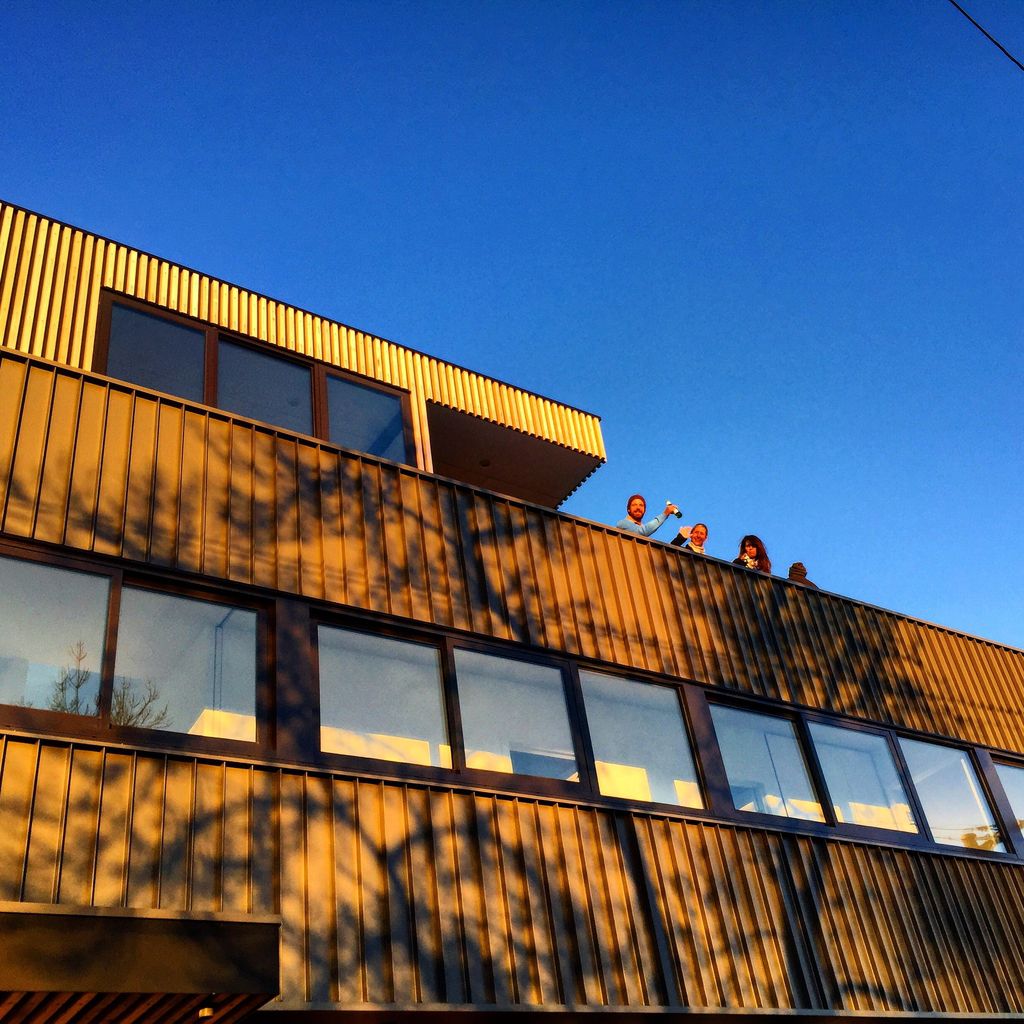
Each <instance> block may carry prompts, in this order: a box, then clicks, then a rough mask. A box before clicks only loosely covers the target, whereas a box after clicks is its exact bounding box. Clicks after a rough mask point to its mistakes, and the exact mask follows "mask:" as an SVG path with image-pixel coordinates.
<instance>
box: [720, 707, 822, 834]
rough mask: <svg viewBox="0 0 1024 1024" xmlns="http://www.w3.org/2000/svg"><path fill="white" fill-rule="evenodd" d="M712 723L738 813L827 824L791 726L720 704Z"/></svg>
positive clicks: (781, 720)
mask: <svg viewBox="0 0 1024 1024" xmlns="http://www.w3.org/2000/svg"><path fill="white" fill-rule="evenodd" d="M711 718H712V720H713V721H714V725H715V733H716V734H717V736H718V746H719V749H720V750H721V751H722V760H723V761H724V762H725V771H726V775H727V776H728V778H729V788H730V790H731V791H732V799H733V803H734V804H735V805H736V809H737V810H740V811H758V812H760V813H761V814H778V815H781V816H783V817H787V818H803V819H804V820H806V821H824V820H825V816H824V814H823V813H822V810H821V804H820V803H819V802H818V798H817V796H815V793H814V786H813V785H812V783H811V777H810V774H809V773H808V771H807V763H806V762H805V760H804V755H803V751H802V750H801V749H800V743H799V740H798V739H797V735H796V730H795V729H794V728H793V723H792V722H790V721H789V720H788V719H785V718H778V717H776V716H774V715H760V714H757V713H755V712H753V711H741V710H739V709H738V708H729V707H723V706H721V705H718V704H713V705H712V706H711Z"/></svg>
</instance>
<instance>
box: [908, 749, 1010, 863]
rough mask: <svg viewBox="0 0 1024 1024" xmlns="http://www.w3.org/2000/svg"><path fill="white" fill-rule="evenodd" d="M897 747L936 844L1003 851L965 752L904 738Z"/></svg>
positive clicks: (992, 819)
mask: <svg viewBox="0 0 1024 1024" xmlns="http://www.w3.org/2000/svg"><path fill="white" fill-rule="evenodd" d="M900 747H901V748H902V750H903V756H904V757H905V758H906V760H907V766H908V767H909V768H910V775H911V778H912V779H913V781H914V786H915V787H916V789H917V795H918V796H919V797H920V799H921V805H922V806H923V807H924V813H925V817H926V818H927V819H928V824H929V826H930V827H931V830H932V835H933V836H934V838H935V841H936V842H937V843H943V844H945V845H946V846H964V847H967V848H968V849H979V850H1003V849H1004V847H1003V844H1002V841H1001V838H1000V835H999V829H998V828H997V827H996V823H995V819H994V818H993V817H992V812H991V811H990V810H989V806H988V802H987V801H986V799H985V796H984V794H983V793H982V789H981V785H980V784H979V782H978V777H977V776H976V775H975V774H974V769H973V768H972V767H971V763H970V760H969V759H968V757H967V752H966V751H964V750H957V749H955V748H954V747H943V746H940V745H939V744H937V743H923V742H922V741H921V740H908V739H901V740H900Z"/></svg>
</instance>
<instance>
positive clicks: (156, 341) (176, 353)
mask: <svg viewBox="0 0 1024 1024" xmlns="http://www.w3.org/2000/svg"><path fill="white" fill-rule="evenodd" d="M205 352H206V335H205V333H204V332H203V331H197V330H194V329H193V328H191V327H183V326H182V325H181V324H179V323H175V322H174V321H172V320H166V319H164V318H163V317H158V316H150V314H148V313H142V312H140V311H139V310H137V309H131V308H129V307H128V306H120V305H118V304H117V303H114V304H113V305H112V306H111V310H110V345H109V349H108V352H107V376H109V377H118V378H119V379H120V380H130V381H131V382H132V383H133V384H141V385H142V386H143V387H144V388H152V389H153V390H154V391H163V392H165V393H166V394H169V395H177V396H178V397H180V398H187V399H189V400H190V401H193V402H201V401H202V400H203V374H204V369H205V366H204V363H205Z"/></svg>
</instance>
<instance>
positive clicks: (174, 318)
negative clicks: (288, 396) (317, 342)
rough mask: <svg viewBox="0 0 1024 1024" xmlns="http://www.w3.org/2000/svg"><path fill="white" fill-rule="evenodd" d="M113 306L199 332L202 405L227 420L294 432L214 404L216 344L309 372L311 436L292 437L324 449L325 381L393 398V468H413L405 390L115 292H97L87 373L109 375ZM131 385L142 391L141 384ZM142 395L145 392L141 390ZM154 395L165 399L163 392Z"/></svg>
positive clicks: (177, 398) (327, 420) (408, 399)
mask: <svg viewBox="0 0 1024 1024" xmlns="http://www.w3.org/2000/svg"><path fill="white" fill-rule="evenodd" d="M115 305H120V306H124V307H126V308H128V309H133V310H136V311H137V312H139V313H145V314H147V315H149V316H154V317H157V318H158V319H163V320H166V321H168V322H169V323H173V324H177V325H178V326H180V327H186V328H188V329H190V330H193V331H202V332H203V334H204V337H205V348H204V357H203V400H202V404H203V405H206V406H209V407H210V408H212V409H216V410H217V411H218V412H222V413H225V414H226V415H228V416H234V417H238V418H240V419H245V420H250V421H251V422H253V423H259V424H260V425H261V426H266V427H269V428H270V429H272V430H275V431H278V430H280V431H285V432H286V433H290V434H295V433H298V432H296V431H293V430H290V429H289V428H287V427H283V426H281V425H280V424H277V423H268V422H267V421H265V420H251V418H250V417H247V416H243V415H242V414H241V413H235V412H232V411H230V410H226V409H222V408H221V407H220V406H219V405H218V404H217V401H218V396H217V388H218V370H219V363H220V341H221V339H223V340H224V341H226V342H229V343H230V344H233V345H240V346H242V347H245V348H248V349H250V350H252V351H254V352H259V353H262V354H263V355H266V356H270V357H271V358H274V359H282V360H285V361H286V362H290V363H292V364H296V365H300V366H303V367H305V368H307V369H308V370H309V371H310V395H309V401H310V422H311V424H312V433H310V434H302V433H298V436H300V437H310V438H314V439H315V440H317V441H319V442H326V443H327V444H330V445H334V447H336V448H343V447H344V446H342V445H340V444H338V443H337V442H336V441H332V440H331V437H330V411H329V409H328V404H327V403H328V387H327V378H328V377H336V378H338V379H340V380H344V381H347V382H348V383H351V384H355V385H358V386H360V387H364V388H370V389H371V390H373V391H378V392H380V393H381V394H384V395H387V396H388V397H390V398H396V399H398V402H399V406H400V408H401V413H402V436H403V440H404V445H405V461H404V462H400V463H398V464H399V465H407V466H413V467H416V464H417V463H416V443H415V437H414V435H413V429H412V402H411V395H410V392H409V391H408V390H407V389H405V388H402V387H398V386H396V385H394V384H388V383H385V382H384V381H379V380H375V379H374V378H373V377H368V376H366V375H364V374H360V373H356V372H353V371H352V370H346V369H343V368H342V367H340V366H333V365H331V364H329V363H326V362H324V361H323V360H320V359H315V358H313V357H311V356H307V355H305V354H303V353H301V352H293V351H291V350H289V349H286V348H281V347H280V346H278V345H272V344H270V343H268V342H265V341H260V340H259V339H257V338H251V337H248V336H246V335H244V334H239V333H238V332H236V331H231V330H228V329H226V328H224V327H218V326H216V325H215V324H211V323H208V322H207V321H205V320H197V319H193V318H192V317H189V316H186V315H185V314H182V313H178V312H175V311H173V310H169V309H165V308H164V307H163V306H157V305H154V304H153V303H149V302H144V301H142V300H141V299H136V298H134V297H132V296H128V295H122V294H121V293H120V292H116V291H112V290H111V289H109V288H104V289H102V290H101V292H100V301H99V312H98V315H97V321H96V343H95V346H94V349H93V360H92V369H93V372H94V373H101V374H104V375H105V376H109V374H108V373H107V365H108V363H109V358H110V327H111V320H112V315H113V308H114V306H115ZM111 379H113V380H118V381H121V382H122V383H127V384H132V383H133V382H132V381H130V380H122V378H120V377H114V378H111ZM137 386H138V387H143V386H144V385H137ZM146 390H149V389H148V388H147V389H146ZM157 393H158V394H167V392H157ZM169 397H171V398H173V399H174V400H175V401H178V402H188V401H189V399H186V398H182V397H181V396H180V395H169ZM344 450H345V451H353V452H356V451H358V450H357V449H354V448H344ZM358 454H360V455H369V456H370V457H371V458H379V459H384V457H383V456H380V455H374V454H373V453H372V452H362V451H359V452H358ZM384 461H390V460H384Z"/></svg>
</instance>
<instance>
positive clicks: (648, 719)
mask: <svg viewBox="0 0 1024 1024" xmlns="http://www.w3.org/2000/svg"><path fill="white" fill-rule="evenodd" d="M580 683H581V685H582V687H583V699H584V703H585V704H586V709H587V723H588V724H589V726H590V738H591V741H592V742H593V746H594V763H595V767H596V769H597V782H598V788H599V789H600V791H601V792H602V793H604V794H605V795H606V796H621V797H626V798H628V799H631V800H656V801H658V802H659V803H665V804H678V805H679V806H681V807H703V806H704V801H703V800H702V798H701V793H700V786H699V785H698V784H697V771H696V769H695V768H694V764H693V754H692V753H691V751H690V743H689V740H688V739H687V736H686V726H685V725H684V723H683V715H682V711H681V709H680V707H679V698H678V696H677V694H676V691H675V690H673V689H671V688H669V687H667V686H656V685H652V684H649V683H641V682H638V681H636V680H632V679H622V678H619V677H617V676H609V675H601V674H598V673H596V672H585V671H584V672H580Z"/></svg>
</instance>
